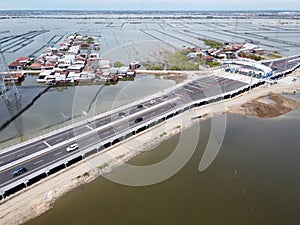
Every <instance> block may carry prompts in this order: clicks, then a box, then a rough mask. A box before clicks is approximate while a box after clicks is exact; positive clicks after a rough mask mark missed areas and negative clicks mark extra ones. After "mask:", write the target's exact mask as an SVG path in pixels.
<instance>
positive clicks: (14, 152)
mask: <svg viewBox="0 0 300 225" xmlns="http://www.w3.org/2000/svg"><path fill="white" fill-rule="evenodd" d="M40 144H41V143H40V142H37V143H35V144H34V145H29V146H27V147H24V148H23V147H19V148H16V149H15V151H13V152H11V153H9V154H5V155H4V156H1V157H0V158H4V157H7V156H10V155H14V154H16V153H17V152H21V151H24V150H26V149H28V148H32V147H34V146H36V145H40ZM18 149H19V150H18ZM1 155H2V154H1Z"/></svg>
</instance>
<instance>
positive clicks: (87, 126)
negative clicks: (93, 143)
mask: <svg viewBox="0 0 300 225" xmlns="http://www.w3.org/2000/svg"><path fill="white" fill-rule="evenodd" d="M86 127H87V128H89V129H91V130H94V128H92V127H90V126H89V125H86Z"/></svg>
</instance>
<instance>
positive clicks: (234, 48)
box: [188, 43, 266, 62]
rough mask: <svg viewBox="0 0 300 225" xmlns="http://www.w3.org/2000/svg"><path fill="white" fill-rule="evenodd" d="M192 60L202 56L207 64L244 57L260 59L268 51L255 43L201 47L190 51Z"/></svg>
mask: <svg viewBox="0 0 300 225" xmlns="http://www.w3.org/2000/svg"><path fill="white" fill-rule="evenodd" d="M190 50H191V52H190V53H189V55H188V56H189V57H190V58H194V57H197V56H200V57H201V58H202V60H204V61H206V62H214V61H222V60H228V59H234V58H237V57H244V58H250V59H255V60H257V59H260V57H259V56H262V55H264V54H265V53H266V51H265V50H264V49H262V48H260V47H259V46H258V45H256V44H253V43H233V44H230V43H224V45H223V47H221V48H208V49H201V48H200V47H199V46H196V47H195V48H192V49H190Z"/></svg>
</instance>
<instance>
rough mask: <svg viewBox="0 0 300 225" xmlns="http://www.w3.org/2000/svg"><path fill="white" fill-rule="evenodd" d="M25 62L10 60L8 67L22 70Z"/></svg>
mask: <svg viewBox="0 0 300 225" xmlns="http://www.w3.org/2000/svg"><path fill="white" fill-rule="evenodd" d="M25 65H26V63H25V62H12V63H11V64H9V65H8V68H9V69H10V70H23V69H25Z"/></svg>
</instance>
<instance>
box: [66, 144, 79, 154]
mask: <svg viewBox="0 0 300 225" xmlns="http://www.w3.org/2000/svg"><path fill="white" fill-rule="evenodd" d="M78 148H79V146H78V144H72V145H70V146H69V147H67V148H66V151H67V152H71V151H74V150H76V149H78Z"/></svg>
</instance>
